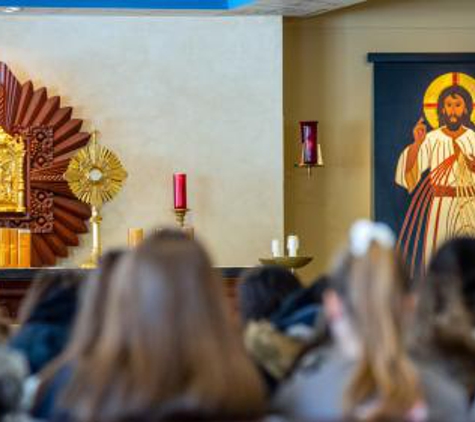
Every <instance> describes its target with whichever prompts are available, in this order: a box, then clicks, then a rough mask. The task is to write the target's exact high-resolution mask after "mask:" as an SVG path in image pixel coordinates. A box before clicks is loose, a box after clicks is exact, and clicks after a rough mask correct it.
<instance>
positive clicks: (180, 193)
mask: <svg viewBox="0 0 475 422" xmlns="http://www.w3.org/2000/svg"><path fill="white" fill-rule="evenodd" d="M173 198H174V205H175V209H183V210H184V209H186V174H185V173H175V174H174V175H173Z"/></svg>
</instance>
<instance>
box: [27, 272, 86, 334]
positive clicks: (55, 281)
mask: <svg viewBox="0 0 475 422" xmlns="http://www.w3.org/2000/svg"><path fill="white" fill-rule="evenodd" d="M83 280H84V272H82V271H80V270H72V269H71V270H54V271H51V270H50V271H48V272H46V271H40V272H39V273H38V275H37V276H36V277H35V279H34V280H33V283H32V284H31V287H30V288H29V289H28V292H27V294H26V297H25V299H24V300H23V302H22V304H21V306H20V310H19V314H18V322H19V324H20V325H23V324H24V323H25V322H27V321H28V319H29V318H30V317H31V316H32V314H33V312H34V311H35V309H36V307H37V306H38V305H39V304H40V303H41V302H42V301H43V300H44V299H45V298H46V297H47V296H48V294H49V293H50V292H52V291H53V290H54V291H56V290H58V291H59V290H68V289H76V288H78V286H79V284H80V283H81V282H82V281H83Z"/></svg>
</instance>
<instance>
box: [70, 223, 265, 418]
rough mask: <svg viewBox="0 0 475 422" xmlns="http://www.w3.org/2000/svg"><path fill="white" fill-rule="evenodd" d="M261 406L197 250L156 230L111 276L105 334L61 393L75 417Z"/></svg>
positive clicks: (249, 410) (239, 410)
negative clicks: (112, 279)
mask: <svg viewBox="0 0 475 422" xmlns="http://www.w3.org/2000/svg"><path fill="white" fill-rule="evenodd" d="M90 368H94V371H91V370H90ZM230 380H232V382H230ZM262 400H263V399H262V391H261V386H260V380H259V378H258V375H257V373H256V372H255V369H254V368H253V366H252V365H251V363H250V362H249V360H248V358H247V357H246V355H245V353H244V349H243V346H242V344H241V342H240V339H239V337H238V333H236V332H234V330H233V329H232V327H231V325H230V323H229V321H228V315H227V312H226V311H225V304H224V295H223V293H222V283H221V280H220V279H219V278H218V276H217V274H216V272H215V271H214V270H213V268H212V267H211V262H210V259H209V257H208V255H207V253H206V252H205V250H204V248H203V247H202V246H201V245H200V244H199V243H198V242H196V241H194V240H190V239H188V238H187V237H186V236H185V235H183V234H181V232H176V231H167V230H163V231H161V232H159V233H157V234H155V235H154V236H152V237H150V238H148V239H146V240H145V241H144V242H143V243H142V244H141V245H140V246H139V247H138V248H136V249H135V250H134V251H133V252H130V253H129V254H127V256H125V257H124V259H122V260H121V262H120V263H119V265H118V266H117V268H116V269H115V271H114V283H113V284H112V285H111V290H110V294H109V296H108V298H107V303H106V309H105V318H104V326H103V330H102V334H101V336H100V337H99V339H98V341H97V343H96V346H95V347H94V349H93V352H92V354H91V356H90V357H89V358H88V359H87V364H85V365H84V366H83V367H82V368H78V370H77V371H76V374H75V376H74V378H73V382H72V383H71V385H70V387H69V389H68V391H67V395H66V400H65V405H66V406H67V408H69V409H71V410H72V413H73V414H74V417H75V418H77V420H78V421H90V420H92V419H93V420H94V421H103V420H104V421H105V420H117V419H120V418H124V417H132V416H136V415H140V414H148V415H151V414H152V415H156V416H157V417H162V416H166V415H168V414H170V413H171V414H173V413H174V412H178V413H181V412H202V413H203V414H220V415H236V416H241V415H247V414H251V415H252V414H256V413H258V412H260V411H262V404H263V402H262Z"/></svg>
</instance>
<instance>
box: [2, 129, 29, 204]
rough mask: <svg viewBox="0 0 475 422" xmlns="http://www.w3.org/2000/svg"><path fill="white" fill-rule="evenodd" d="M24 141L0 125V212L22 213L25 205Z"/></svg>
mask: <svg viewBox="0 0 475 422" xmlns="http://www.w3.org/2000/svg"><path fill="white" fill-rule="evenodd" d="M24 162H25V143H24V142H23V139H22V138H21V136H19V135H15V136H11V135H9V134H8V133H6V132H5V130H4V129H3V128H2V127H1V126H0V212H2V213H10V212H13V213H22V212H25V211H26V207H25V180H24V177H25V176H24V171H23V166H24Z"/></svg>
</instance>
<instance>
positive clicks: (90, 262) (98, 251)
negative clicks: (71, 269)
mask: <svg viewBox="0 0 475 422" xmlns="http://www.w3.org/2000/svg"><path fill="white" fill-rule="evenodd" d="M91 214H92V215H91V218H90V220H89V221H90V222H91V226H92V250H91V255H90V256H89V258H88V259H87V261H86V262H84V264H82V265H81V268H96V267H97V263H98V262H99V258H100V257H101V255H102V239H101V223H102V217H101V214H100V209H99V207H96V206H92V208H91Z"/></svg>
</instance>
